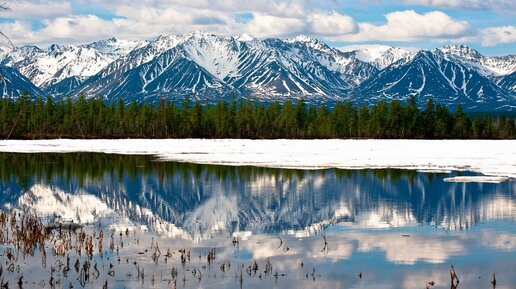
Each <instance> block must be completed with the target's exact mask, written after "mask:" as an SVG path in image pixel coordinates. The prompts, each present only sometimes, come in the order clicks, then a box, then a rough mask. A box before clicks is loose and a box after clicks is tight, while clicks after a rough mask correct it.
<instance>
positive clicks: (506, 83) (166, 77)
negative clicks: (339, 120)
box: [0, 31, 516, 110]
mask: <svg viewBox="0 0 516 289" xmlns="http://www.w3.org/2000/svg"><path fill="white" fill-rule="evenodd" d="M0 64H1V65H4V66H11V67H13V68H15V69H17V70H18V71H19V72H20V73H21V74H22V75H24V76H25V77H27V78H28V79H30V80H31V81H32V82H33V83H34V84H35V85H36V86H38V87H39V88H40V89H41V90H43V91H44V92H45V93H46V94H50V95H53V96H56V97H64V96H72V97H74V96H77V95H79V94H80V93H84V94H85V95H87V96H90V97H102V98H103V99H105V100H106V101H110V100H113V99H119V98H123V99H124V101H126V102H131V101H138V102H151V103H152V102H157V101H158V100H159V99H162V98H165V99H167V100H170V101H179V102H180V101H182V100H183V99H184V98H185V97H189V98H190V99H194V100H195V99H199V100H207V101H209V102H215V101H217V100H220V99H228V98H229V97H230V96H233V95H235V94H236V95H238V96H239V97H241V98H243V99H253V100H258V101H265V102H269V101H284V100H287V99H301V98H303V99H305V101H307V102H309V103H314V104H319V103H323V102H328V103H329V105H331V104H333V103H334V102H336V101H347V100H351V101H357V102H358V104H359V105H360V104H362V103H369V104H372V103H376V102H378V101H380V100H388V99H402V100H404V99H407V98H408V96H411V95H412V96H415V97H416V98H417V99H419V101H420V104H423V103H424V101H425V100H426V99H428V98H430V97H432V98H434V99H435V100H436V101H437V102H442V103H445V104H446V105H448V106H449V108H452V109H453V108H454V107H455V106H456V105H457V104H458V103H462V104H463V106H464V108H465V109H470V110H493V109H496V110H512V109H514V108H516V100H515V97H516V92H515V88H514V73H515V72H516V55H509V56H501V57H487V56H483V55H482V54H480V53H479V52H478V51H476V50H474V49H472V48H469V47H467V46H464V45H447V46H444V47H441V48H438V49H434V50H432V51H416V50H414V49H409V48H397V47H390V46H378V45H376V46H370V47H364V46H362V47H354V48H353V49H350V50H349V49H348V50H347V51H342V50H339V49H337V48H333V47H330V46H328V45H327V44H325V43H324V42H322V41H320V40H317V39H313V38H309V37H306V36H302V35H300V36H297V37H294V38H289V39H283V40H282V39H272V38H270V39H263V40H260V39H256V38H253V37H252V36H250V35H241V36H238V37H230V36H217V35H213V34H209V33H205V32H202V31H194V32H191V33H187V34H182V35H161V36H159V37H158V38H157V39H155V40H153V41H125V40H119V39H116V38H110V39H105V40H100V41H97V42H93V43H90V44H86V45H80V46H77V45H65V46H60V45H51V46H50V47H49V48H48V49H41V48H38V47H36V46H23V47H19V48H16V49H14V50H12V51H9V50H7V49H2V50H0ZM511 75H512V76H511ZM13 91H21V89H14V90H13ZM12 96H13V97H16V95H12Z"/></svg>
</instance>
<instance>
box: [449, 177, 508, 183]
mask: <svg viewBox="0 0 516 289" xmlns="http://www.w3.org/2000/svg"><path fill="white" fill-rule="evenodd" d="M508 180H510V178H508V177H489V176H462V177H453V178H445V179H444V181H445V182H449V183H493V184H499V183H503V182H507V181H508Z"/></svg>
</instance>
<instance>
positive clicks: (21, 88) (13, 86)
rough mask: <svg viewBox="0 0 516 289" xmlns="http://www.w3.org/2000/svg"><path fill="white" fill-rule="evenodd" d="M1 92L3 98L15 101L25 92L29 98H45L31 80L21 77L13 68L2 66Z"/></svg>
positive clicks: (0, 67)
mask: <svg viewBox="0 0 516 289" xmlns="http://www.w3.org/2000/svg"><path fill="white" fill-rule="evenodd" d="M0 90H1V92H2V95H1V97H2V98H11V99H15V98H18V97H19V96H20V95H22V94H23V93H24V92H27V93H28V94H29V97H32V98H33V97H36V96H43V95H44V94H43V92H42V91H41V90H40V89H39V88H37V87H36V86H35V85H34V84H33V83H32V82H31V81H30V80H29V79H27V78H26V77H25V76H23V75H21V74H20V73H19V72H18V70H16V69H13V68H11V67H6V66H0Z"/></svg>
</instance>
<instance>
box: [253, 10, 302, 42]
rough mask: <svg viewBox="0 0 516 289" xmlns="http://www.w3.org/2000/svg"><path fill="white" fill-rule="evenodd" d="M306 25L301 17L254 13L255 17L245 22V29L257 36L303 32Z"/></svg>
mask: <svg viewBox="0 0 516 289" xmlns="http://www.w3.org/2000/svg"><path fill="white" fill-rule="evenodd" d="M304 27H305V22H304V21H303V20H302V19H299V18H286V17H278V16H272V15H267V14H263V13H253V19H252V20H251V21H249V22H248V23H247V24H245V26H244V30H245V32H247V33H249V34H251V35H253V36H255V37H269V36H283V35H286V34H287V35H288V34H290V33H294V34H296V33H301V32H302V31H303V30H304Z"/></svg>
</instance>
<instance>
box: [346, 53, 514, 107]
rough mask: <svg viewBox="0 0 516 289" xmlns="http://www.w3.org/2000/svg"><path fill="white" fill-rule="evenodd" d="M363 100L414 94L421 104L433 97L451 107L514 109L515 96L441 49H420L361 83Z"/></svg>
mask: <svg viewBox="0 0 516 289" xmlns="http://www.w3.org/2000/svg"><path fill="white" fill-rule="evenodd" d="M355 94H356V95H360V96H361V100H362V101H363V102H365V103H377V102H379V101H381V100H394V99H399V100H407V99H408V97H409V96H414V97H416V99H417V101H418V103H419V105H420V106H423V105H424V103H425V102H426V101H427V100H428V99H429V98H433V99H434V101H436V102H437V103H442V104H445V105H446V106H448V107H450V108H453V107H455V106H456V105H457V104H459V103H461V104H462V105H463V106H464V108H465V109H467V110H477V111H487V110H493V109H514V108H515V107H516V103H515V101H514V97H512V96H510V95H509V94H508V93H507V92H506V91H504V90H502V89H501V88H500V87H498V86H497V85H495V84H494V83H492V82H491V81H490V80H489V79H488V78H486V77H485V76H483V75H482V74H480V73H478V72H477V71H476V70H475V69H471V68H470V67H469V66H467V65H464V64H462V63H461V62H454V61H450V60H449V58H448V57H447V56H446V55H445V54H443V53H441V52H440V51H434V52H429V51H421V52H419V53H418V54H417V55H416V56H415V57H414V58H413V59H403V60H400V61H398V62H396V63H394V64H393V65H391V66H388V67H387V68H385V69H384V70H382V71H381V72H380V73H378V74H377V75H375V76H374V77H372V78H371V79H368V80H367V81H365V82H364V83H362V84H361V85H360V86H359V87H358V88H357V90H356V91H355Z"/></svg>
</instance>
